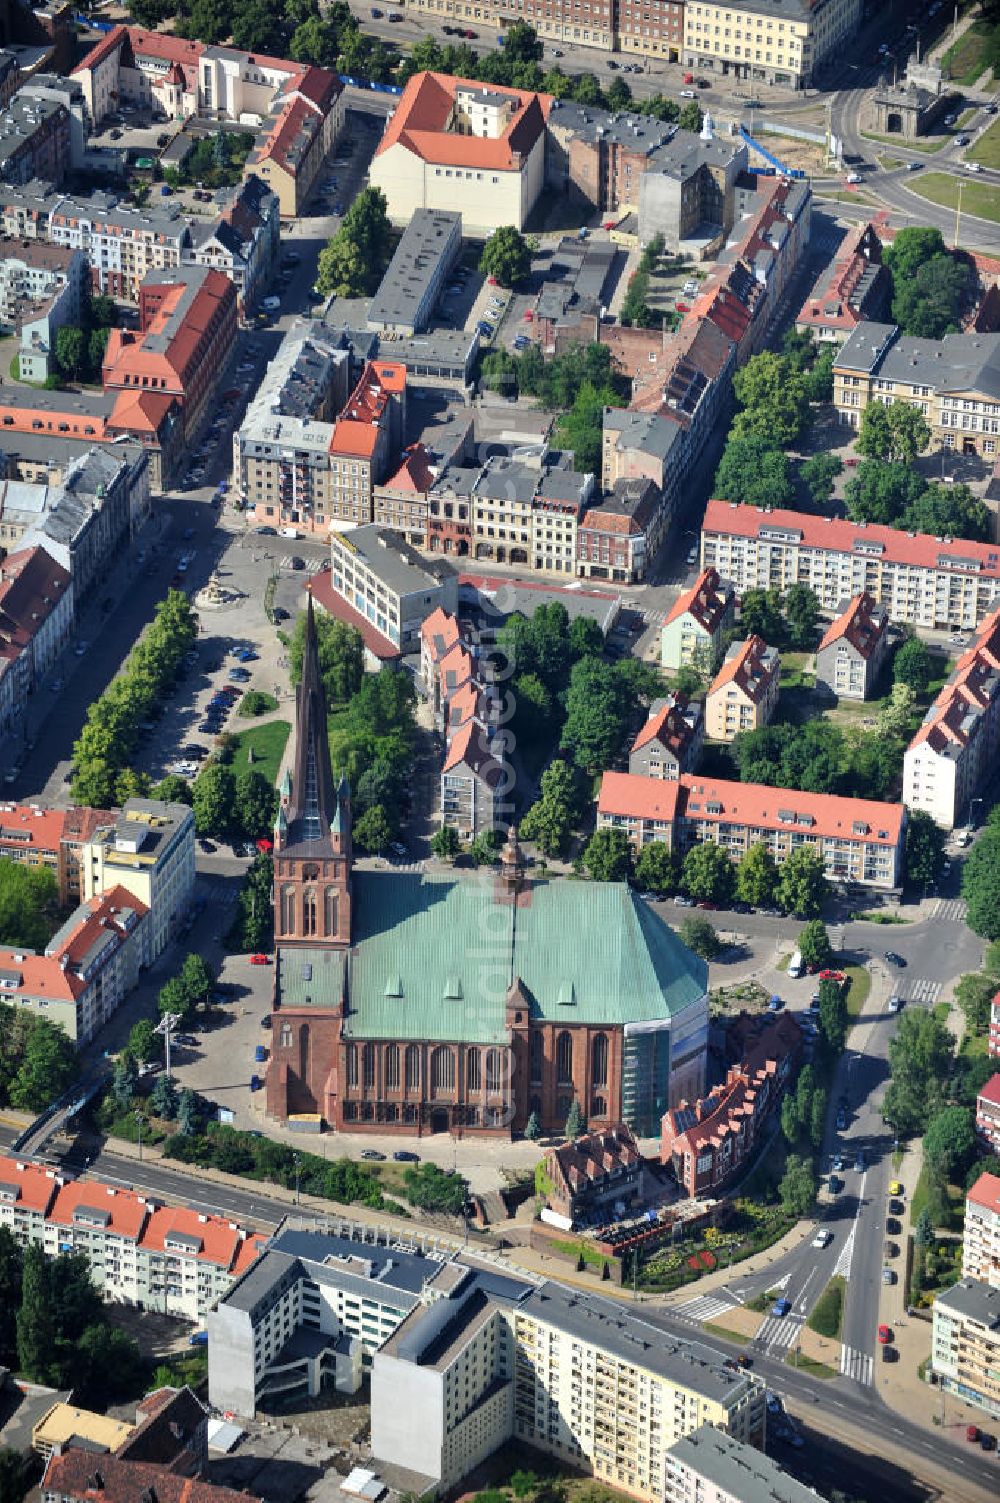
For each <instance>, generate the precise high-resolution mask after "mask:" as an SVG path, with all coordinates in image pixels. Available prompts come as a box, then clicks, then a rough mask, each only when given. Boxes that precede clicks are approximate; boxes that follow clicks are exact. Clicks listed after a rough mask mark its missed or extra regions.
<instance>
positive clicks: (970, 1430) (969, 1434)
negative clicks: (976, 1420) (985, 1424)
mask: <svg viewBox="0 0 1000 1503" xmlns="http://www.w3.org/2000/svg"><path fill="white" fill-rule="evenodd" d="M965 1438H966V1440H967V1441H968V1442H969V1444H970V1445H973V1446H974V1445H975V1444H976V1442H977V1441H978V1439H979V1426H978V1425H966V1427H965Z"/></svg>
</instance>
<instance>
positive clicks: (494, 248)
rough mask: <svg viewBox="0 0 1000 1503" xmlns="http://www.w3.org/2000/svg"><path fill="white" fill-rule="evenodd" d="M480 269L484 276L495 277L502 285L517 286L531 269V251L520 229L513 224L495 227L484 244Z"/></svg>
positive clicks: (480, 258)
mask: <svg viewBox="0 0 1000 1503" xmlns="http://www.w3.org/2000/svg"><path fill="white" fill-rule="evenodd" d="M479 270H480V271H481V272H482V274H483V276H484V277H495V278H496V280H497V281H498V282H499V283H500V286H501V287H516V286H517V285H518V283H519V282H523V281H524V279H525V278H526V277H527V275H528V273H529V272H530V270H531V252H530V250H529V249H528V243H527V241H526V240H525V238H524V236H523V235H522V234H521V232H520V230H516V229H515V228H514V226H513V225H512V224H502V225H500V227H499V228H498V229H495V230H494V231H493V233H492V235H491V236H490V238H489V239H488V240H487V242H486V244H485V245H484V246H483V253H482V255H481V256H480V257H479Z"/></svg>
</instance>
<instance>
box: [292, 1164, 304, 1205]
mask: <svg viewBox="0 0 1000 1503" xmlns="http://www.w3.org/2000/svg"><path fill="white" fill-rule="evenodd" d="M292 1162H293V1163H294V1165H295V1204H296V1205H298V1203H299V1165H300V1164H301V1163H302V1155H301V1154H299V1153H294V1154H293V1155H292Z"/></svg>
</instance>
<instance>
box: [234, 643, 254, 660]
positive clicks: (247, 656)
mask: <svg viewBox="0 0 1000 1503" xmlns="http://www.w3.org/2000/svg"><path fill="white" fill-rule="evenodd" d="M236 657H237V660H238V661H239V662H241V663H255V662H256V661H257V654H256V653H255V652H254V650H253V648H252V647H244V648H243V650H242V651H241V652H238V653H237V654H236Z"/></svg>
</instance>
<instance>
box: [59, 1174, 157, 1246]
mask: <svg viewBox="0 0 1000 1503" xmlns="http://www.w3.org/2000/svg"><path fill="white" fill-rule="evenodd" d="M84 1209H87V1210H95V1211H101V1212H105V1211H106V1212H107V1214H108V1216H109V1217H110V1220H109V1221H108V1223H107V1225H106V1227H105V1231H106V1232H107V1233H108V1234H109V1235H112V1236H116V1237H125V1238H127V1239H128V1240H129V1241H130V1242H138V1241H139V1235H140V1233H141V1231H142V1228H143V1224H144V1222H145V1220H146V1217H147V1216H148V1214H149V1206H148V1204H147V1202H146V1201H145V1199H144V1198H143V1197H142V1196H141V1195H137V1194H136V1193H135V1191H134V1190H123V1189H119V1188H117V1187H116V1186H114V1185H105V1184H102V1183H101V1182H100V1181H99V1180H94V1181H90V1180H82V1179H80V1180H74V1182H73V1183H72V1184H68V1185H63V1187H62V1189H61V1190H60V1191H59V1194H58V1195H57V1196H56V1198H55V1203H54V1205H53V1206H52V1209H51V1210H50V1212H49V1216H48V1219H49V1221H51V1222H53V1223H54V1224H55V1225H56V1226H72V1225H73V1213H74V1211H77V1210H81V1211H82V1210H84Z"/></svg>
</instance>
